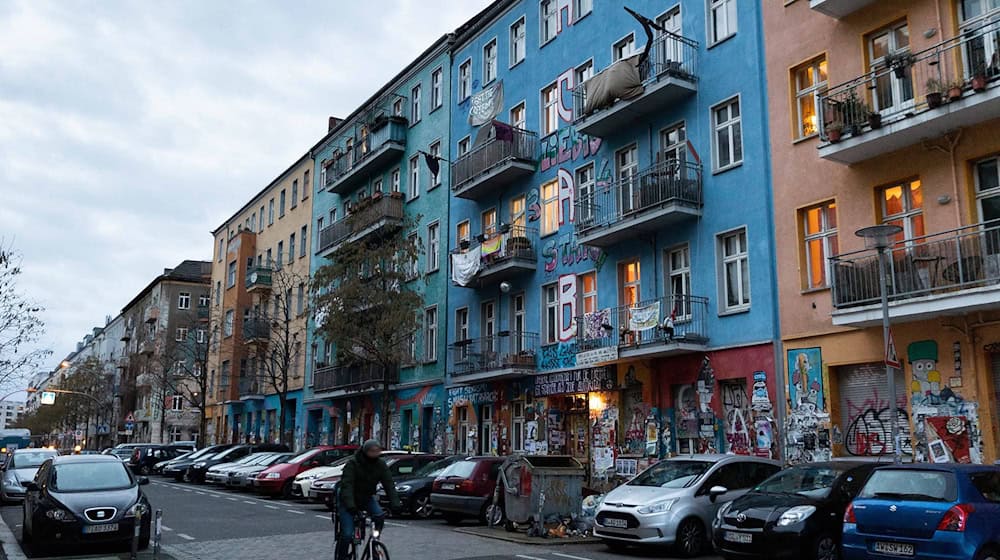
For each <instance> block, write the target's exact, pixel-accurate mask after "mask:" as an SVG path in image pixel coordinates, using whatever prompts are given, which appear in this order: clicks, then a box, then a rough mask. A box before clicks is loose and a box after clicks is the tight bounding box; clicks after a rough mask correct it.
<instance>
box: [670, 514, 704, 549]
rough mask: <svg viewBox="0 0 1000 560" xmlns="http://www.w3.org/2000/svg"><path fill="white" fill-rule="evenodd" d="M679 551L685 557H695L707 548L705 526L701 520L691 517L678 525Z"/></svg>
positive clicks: (677, 542)
mask: <svg viewBox="0 0 1000 560" xmlns="http://www.w3.org/2000/svg"><path fill="white" fill-rule="evenodd" d="M676 544H677V551H678V552H680V553H681V556H683V557H684V558H694V557H695V556H699V555H700V554H701V551H702V549H704V548H705V528H704V527H703V526H702V524H701V521H699V520H697V519H695V518H693V517H689V518H687V519H685V520H684V521H681V524H680V526H678V527H677V541H676Z"/></svg>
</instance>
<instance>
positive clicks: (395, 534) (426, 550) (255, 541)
mask: <svg viewBox="0 0 1000 560" xmlns="http://www.w3.org/2000/svg"><path fill="white" fill-rule="evenodd" d="M146 494H147V495H148V496H149V499H150V502H151V503H152V504H153V508H154V509H162V510H163V540H162V542H163V545H164V547H163V549H164V551H165V553H166V555H165V556H163V557H161V558H164V560H168V559H176V560H257V559H261V560H264V559H272V558H280V559H282V560H307V559H308V560H314V559H322V558H333V525H332V523H331V521H330V513H329V512H327V511H326V509H325V508H323V507H322V506H317V505H312V504H308V503H304V502H296V501H286V500H278V499H270V498H260V497H257V496H254V495H252V494H247V493H243V492H232V491H228V490H224V489H219V488H217V487H214V486H206V485H193V484H184V483H175V482H173V481H166V480H165V479H160V478H154V479H153V482H152V484H150V485H149V486H147V487H146ZM0 514H2V516H3V519H4V521H5V522H6V523H7V525H8V526H9V527H10V528H11V530H12V531H14V533H15V534H16V535H17V536H18V538H20V529H21V527H20V524H21V508H20V506H7V507H4V508H2V511H0ZM383 542H385V544H386V546H388V548H389V553H390V556H391V557H392V560H425V559H427V558H436V559H440V560H494V559H495V560H629V559H630V558H653V557H656V558H663V557H665V556H667V557H669V556H668V552H666V551H663V550H650V551H633V552H632V553H631V554H615V553H610V552H608V551H607V549H606V548H605V547H604V546H603V545H599V544H590V545H565V546H537V545H522V544H517V543H511V542H506V541H500V540H495V539H488V538H483V537H478V536H474V535H469V534H466V533H460V532H456V531H455V530H454V528H453V527H450V526H448V525H446V524H445V523H444V522H443V521H440V520H436V519H434V520H427V521H417V520H411V519H393V520H389V521H387V522H386V529H385V531H384V534H383ZM25 552H26V553H27V554H28V556H29V557H30V558H37V556H34V555H32V551H31V550H30V549H29V550H26V551H25ZM69 552H71V553H73V554H80V553H81V552H85V553H87V554H88V555H89V556H73V555H70V556H65V557H66V558H83V557H93V556H92V555H97V557H100V558H109V557H111V558H117V557H120V556H118V555H117V554H116V555H112V554H111V553H120V552H121V549H119V550H118V551H115V550H113V549H105V550H86V551H80V550H74V551H69ZM124 558H127V555H126V556H124ZM714 558H715V557H705V560H713V559H714Z"/></svg>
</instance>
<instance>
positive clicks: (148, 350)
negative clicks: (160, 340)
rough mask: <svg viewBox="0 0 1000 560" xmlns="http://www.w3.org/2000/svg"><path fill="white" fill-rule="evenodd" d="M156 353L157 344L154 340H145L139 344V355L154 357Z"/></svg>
mask: <svg viewBox="0 0 1000 560" xmlns="http://www.w3.org/2000/svg"><path fill="white" fill-rule="evenodd" d="M154 352H156V343H155V342H154V341H152V340H143V341H142V342H140V343H139V353H140V354H142V355H143V356H152V355H153V353H154Z"/></svg>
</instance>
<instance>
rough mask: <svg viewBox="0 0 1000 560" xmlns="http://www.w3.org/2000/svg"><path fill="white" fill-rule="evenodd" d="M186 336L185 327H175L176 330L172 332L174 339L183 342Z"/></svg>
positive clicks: (186, 330)
mask: <svg viewBox="0 0 1000 560" xmlns="http://www.w3.org/2000/svg"><path fill="white" fill-rule="evenodd" d="M187 337H188V329H187V327H177V331H176V332H175V333H174V340H176V341H177V342H184V341H185V340H187Z"/></svg>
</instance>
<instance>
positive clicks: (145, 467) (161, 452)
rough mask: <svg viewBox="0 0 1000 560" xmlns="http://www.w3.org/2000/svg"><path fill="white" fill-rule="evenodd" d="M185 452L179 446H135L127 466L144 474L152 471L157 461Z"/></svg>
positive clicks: (175, 456)
mask: <svg viewBox="0 0 1000 560" xmlns="http://www.w3.org/2000/svg"><path fill="white" fill-rule="evenodd" d="M184 453H186V451H184V450H183V449H181V448H180V447H174V446H170V445H157V446H149V447H136V448H133V449H132V455H131V456H130V457H129V460H128V466H129V468H130V469H132V472H134V473H137V474H141V475H143V476H146V475H148V474H150V473H151V472H153V467H154V466H155V465H156V464H157V463H162V462H163V461H169V460H170V459H174V458H177V457H179V456H180V455H183V454H184Z"/></svg>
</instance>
